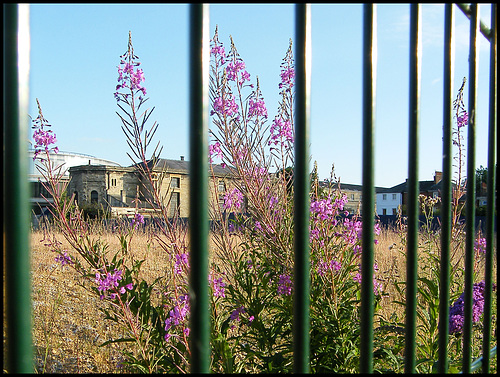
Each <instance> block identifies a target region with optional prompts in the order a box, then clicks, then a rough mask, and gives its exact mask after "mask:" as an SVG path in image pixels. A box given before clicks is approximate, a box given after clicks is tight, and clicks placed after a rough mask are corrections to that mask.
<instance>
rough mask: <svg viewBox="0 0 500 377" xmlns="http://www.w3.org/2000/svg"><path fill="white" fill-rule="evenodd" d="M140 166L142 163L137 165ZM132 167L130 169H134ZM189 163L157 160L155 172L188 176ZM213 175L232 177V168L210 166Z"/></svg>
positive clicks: (219, 165) (217, 165)
mask: <svg viewBox="0 0 500 377" xmlns="http://www.w3.org/2000/svg"><path fill="white" fill-rule="evenodd" d="M137 165H140V166H142V165H143V163H142V162H141V163H140V164H137ZM152 165H153V161H152V160H150V161H148V166H149V167H150V168H151V167H152ZM135 166H136V165H132V166H131V167H135ZM189 167H190V162H189V161H186V160H170V159H166V158H159V159H158V160H157V162H156V165H155V170H166V171H168V172H171V173H181V174H189ZM211 167H212V168H213V171H214V175H216V176H219V177H220V176H228V175H233V171H234V168H233V167H231V166H223V165H222V164H212V165H211Z"/></svg>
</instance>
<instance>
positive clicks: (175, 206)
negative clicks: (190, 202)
mask: <svg viewBox="0 0 500 377" xmlns="http://www.w3.org/2000/svg"><path fill="white" fill-rule="evenodd" d="M180 206H181V194H180V193H179V192H173V193H172V195H171V196H170V207H169V210H168V215H169V216H170V217H172V216H174V215H176V214H179V215H180V213H179V212H180Z"/></svg>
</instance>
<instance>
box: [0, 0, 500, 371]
mask: <svg viewBox="0 0 500 377" xmlns="http://www.w3.org/2000/svg"><path fill="white" fill-rule="evenodd" d="M457 9H458V11H462V12H464V13H465V14H466V15H467V17H468V18H469V19H470V55H469V67H470V68H469V88H470V89H469V109H468V113H469V114H472V116H470V118H469V124H468V141H467V142H468V145H467V148H468V160H467V176H468V178H469V179H468V183H467V207H466V214H467V218H474V217H475V206H474V204H475V199H476V198H475V145H476V144H475V127H476V125H475V123H474V114H475V113H476V85H477V84H476V78H477V73H478V72H477V66H476V62H477V45H476V40H477V37H478V36H479V33H482V34H483V35H484V36H485V37H486V38H487V39H488V40H489V41H490V49H491V54H490V56H491V60H490V103H489V136H488V182H487V186H488V197H487V200H488V203H494V200H495V192H496V187H495V164H496V138H497V135H496V124H497V117H496V116H497V115H496V114H497V107H496V106H497V60H496V56H497V31H496V30H497V29H496V28H497V16H496V5H495V4H492V5H491V20H492V22H491V24H492V25H491V29H489V30H488V29H487V28H486V27H485V26H484V25H483V24H482V23H481V22H480V21H479V19H478V16H477V15H478V7H477V5H475V4H471V5H470V6H469V5H464V4H457V5H452V4H446V5H445V30H444V36H445V45H444V62H443V67H444V68H443V70H444V71H443V77H444V80H443V81H444V87H443V135H442V138H443V161H442V163H443V169H442V171H443V183H444V185H443V191H442V199H443V200H442V203H443V204H442V205H443V206H442V212H441V218H442V230H443V232H442V239H441V246H442V254H441V258H442V259H441V265H442V266H447V261H448V259H449V257H450V255H449V254H450V246H449V245H450V233H451V232H450V230H451V169H452V160H451V148H452V137H451V136H452V110H451V109H452V95H453V88H452V78H453V73H454V72H453V48H452V45H453V39H454V35H453V27H452V25H453V23H454V17H455V16H454V14H455V12H456V11H457ZM3 11H4V14H3V32H4V48H3V62H4V69H3V82H4V89H3V98H4V102H3V123H4V135H3V136H4V143H3V147H4V155H3V161H4V165H3V169H4V186H3V189H4V202H3V208H4V213H3V216H4V218H3V220H4V221H3V223H4V229H3V232H4V273H5V275H6V279H5V283H6V289H4V304H5V305H4V308H6V314H7V330H8V360H7V362H8V370H9V372H10V373H23V372H32V371H33V364H32V357H33V356H32V339H31V337H32V335H31V301H30V292H31V287H30V263H29V260H30V246H29V231H30V229H29V207H28V199H29V196H28V195H29V193H28V180H27V158H26V156H27V143H26V140H28V123H27V117H26V116H25V115H26V114H28V78H29V74H28V65H27V62H28V59H29V6H28V5H25V4H24V5H17V4H4V5H3ZM420 22H421V15H420V5H418V4H411V5H410V50H409V54H410V74H409V83H410V85H409V87H410V93H409V117H408V118H409V124H408V127H409V140H408V146H409V165H408V183H409V204H408V245H407V258H408V259H407V277H408V279H407V281H408V282H407V287H406V292H407V297H406V302H407V304H406V311H407V312H406V329H405V333H406V352H405V355H406V356H405V357H406V359H405V372H407V373H412V372H414V371H415V357H414V355H415V352H414V351H415V336H416V335H415V334H416V290H417V284H416V281H417V258H416V253H417V245H418V244H417V232H418V174H417V172H418V153H417V151H418V143H419V137H418V135H419V111H420V66H421V62H420V59H421V57H420V44H421V38H422V37H421V28H420ZM208 25H209V7H208V5H204V4H198V5H191V9H190V31H189V32H190V64H191V66H190V114H191V116H190V139H189V141H190V156H191V161H192V164H191V165H192V168H191V169H192V170H191V172H190V174H191V185H192V187H193V189H191V193H192V194H191V197H190V208H192V209H193V210H192V211H191V214H190V217H191V219H190V221H191V226H192V230H191V234H196V235H197V236H196V237H193V238H192V239H191V245H192V258H193V259H195V260H197V261H198V263H193V264H192V270H191V280H190V284H191V289H192V293H193V297H192V303H191V318H192V319H191V321H192V323H191V337H192V345H193V348H192V360H191V364H192V372H194V373H196V372H208V371H209V365H210V354H209V350H210V347H209V338H210V337H209V333H210V331H209V329H210V326H209V325H210V324H209V307H208V300H207V299H206V297H207V289H208V288H207V284H206V281H207V277H208V211H207V203H208V200H207V197H208V192H207V190H204V189H203V190H201V189H200V188H205V187H208V186H207V184H208V183H207V182H208V176H207V171H208V169H207V167H208V166H207V164H208V162H207V159H206V156H207V150H208V146H207V137H208V62H209V47H208V46H209V35H208ZM310 33H311V17H310V6H309V5H305V4H300V5H296V10H295V41H296V43H295V46H296V47H295V54H294V55H295V57H296V108H295V116H296V130H295V132H296V147H295V148H296V150H295V156H296V157H295V158H296V161H295V166H296V180H295V193H296V195H295V199H294V200H295V201H294V206H295V212H294V216H295V235H296V236H295V237H296V239H295V279H296V281H295V284H296V293H295V298H294V300H295V301H294V322H293V327H294V366H295V371H296V372H308V371H309V259H308V255H309V231H308V229H309V227H308V224H309V206H308V200H309V196H308V195H309V172H308V160H309V150H308V146H309V129H310V120H309V118H310V117H309V112H310V105H309V104H310V78H311V64H310V58H311V52H310ZM375 33H376V5H373V4H369V5H364V8H363V62H362V67H363V68H362V69H363V71H362V72H361V74H362V76H363V81H362V82H363V102H362V112H363V120H362V122H363V125H362V126H363V141H362V143H363V167H362V178H363V198H364V200H363V203H362V206H363V207H362V212H363V213H364V214H365V216H364V218H363V230H364V231H363V240H362V244H363V256H362V266H361V268H362V275H363V276H365V277H367V278H364V279H363V281H362V298H361V306H362V311H361V312H362V318H361V337H362V339H361V349H360V355H361V357H360V371H361V372H362V373H370V372H372V364H373V360H372V355H373V279H372V276H373V270H372V266H373V244H374V242H373V232H371V231H370V230H371V229H373V225H374V219H373V217H372V216H367V215H366V214H372V213H374V199H373V198H374V166H373V160H374V159H373V156H374V127H375V116H374V114H375V99H376V96H375V72H374V71H375V63H376V61H375V60H376V54H374V53H373V52H374V51H375V50H376V47H377V46H376V38H375V35H376V34H375ZM320 48H327V47H325V46H321V47H320ZM194 188H196V189H194ZM6 198H8V199H9V200H6ZM494 207H495V206H494V205H491V204H490V205H488V210H487V221H486V240H487V246H486V267H485V283H486V289H485V306H484V332H483V355H482V357H481V358H479V359H478V360H475V361H473V360H472V359H471V351H470V348H471V347H470V345H471V335H472V287H473V281H472V263H473V251H474V250H473V248H474V235H475V228H474V226H475V225H474V221H468V222H467V228H466V232H467V235H466V259H465V270H466V275H465V292H464V301H465V324H464V345H463V372H464V373H468V372H472V371H474V370H477V369H479V368H482V371H483V372H488V371H489V368H490V360H491V358H492V357H493V356H494V355H495V354H496V347H494V348H493V349H491V350H490V349H489V347H490V341H491V331H492V329H491V310H492V309H491V307H492V302H491V300H492V270H493V252H494V251H493V243H494V237H496V234H495V229H494V212H493V211H494ZM440 284H441V285H440V292H441V296H440V316H439V360H437V369H438V372H440V373H444V372H446V371H447V365H446V363H447V361H446V360H447V357H446V355H447V344H448V336H449V333H448V315H449V304H448V302H449V294H448V290H449V276H448V269H447V268H442V271H441V279H440ZM4 370H5V368H4Z"/></svg>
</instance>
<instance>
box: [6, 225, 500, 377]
mask: <svg viewBox="0 0 500 377" xmlns="http://www.w3.org/2000/svg"><path fill="white" fill-rule="evenodd" d="M100 237H101V239H103V240H104V241H105V242H107V243H108V244H109V247H110V250H117V249H118V248H120V244H119V240H118V238H117V237H116V236H115V235H112V234H109V233H106V232H104V233H102V234H101V235H100ZM61 238H62V237H59V240H61V241H62V242H63V244H64V242H65V241H63V240H62V239H61ZM377 238H378V240H379V243H378V245H376V246H375V260H376V262H377V264H378V267H379V272H378V276H379V278H380V281H381V282H382V283H383V286H384V288H385V291H386V292H387V293H388V294H389V295H388V297H385V298H383V301H382V305H381V314H383V315H384V316H385V317H386V318H388V317H389V316H390V314H391V313H392V312H393V311H398V312H399V314H402V313H403V311H402V310H403V309H402V308H401V307H397V306H395V305H393V304H391V301H392V300H394V299H395V298H397V292H396V291H395V289H394V288H393V285H392V283H393V282H395V281H404V279H405V275H406V267H405V263H406V262H405V258H404V255H403V254H402V253H401V252H400V249H399V248H398V245H399V241H400V239H399V236H398V235H397V233H396V232H394V231H392V230H384V231H383V232H382V233H381V235H380V236H378V237H377ZM148 239H149V238H148V236H147V235H145V234H143V235H141V234H138V235H136V236H134V239H133V241H132V247H131V250H132V251H133V252H134V254H133V256H134V257H135V258H136V259H140V258H145V259H146V261H145V262H144V264H143V265H142V268H141V271H142V272H141V274H142V276H141V277H142V278H143V279H145V280H146V281H148V282H151V281H153V280H154V279H155V278H156V277H158V276H165V274H166V268H167V266H168V265H169V260H168V256H167V255H166V253H165V252H164V251H163V250H162V249H161V248H160V247H159V246H155V245H154V244H153V245H152V246H151V247H149V248H146V247H145V245H146V244H147V243H148V242H147V241H148ZM43 240H44V235H43V233H42V232H39V231H34V232H33V233H32V239H31V245H32V290H33V296H32V300H33V301H32V302H33V343H34V350H35V369H36V372H38V373H120V372H122V371H121V370H120V369H119V368H118V367H117V365H118V363H119V362H120V360H121V359H120V348H119V347H120V346H118V345H116V344H110V345H108V346H105V347H100V346H99V345H100V344H102V343H103V342H104V341H107V340H110V339H112V338H116V337H118V336H120V333H119V329H117V328H116V326H114V324H111V323H110V322H109V321H104V320H103V319H102V318H103V316H102V313H101V312H100V311H99V308H100V307H101V305H102V304H103V303H102V302H101V301H100V300H99V298H98V297H96V295H95V294H94V293H92V292H89V291H88V290H87V289H85V288H84V287H83V286H82V285H81V282H82V279H81V277H80V276H78V274H77V273H76V272H75V271H74V270H73V269H71V268H68V267H61V265H60V263H57V262H55V261H54V257H55V253H54V252H52V251H51V250H50V247H48V246H46V245H45V243H44V242H43ZM495 271H496V261H495ZM494 276H495V277H496V273H494ZM495 281H496V278H495ZM4 339H5V337H4ZM4 346H5V344H4Z"/></svg>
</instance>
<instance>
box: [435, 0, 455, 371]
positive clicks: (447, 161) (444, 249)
mask: <svg viewBox="0 0 500 377" xmlns="http://www.w3.org/2000/svg"><path fill="white" fill-rule="evenodd" d="M444 17H445V19H444V77H443V81H444V87H443V179H442V181H441V182H443V183H442V186H441V199H442V200H441V270H440V278H439V291H440V294H439V349H438V373H446V372H447V371H448V337H449V318H448V316H449V314H450V308H449V301H450V293H449V290H450V272H449V271H450V270H449V265H450V242H451V174H452V173H451V169H452V106H451V102H452V93H453V74H454V64H455V61H454V59H455V58H454V48H455V47H454V36H453V23H454V6H453V4H445V8H444Z"/></svg>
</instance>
